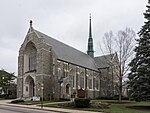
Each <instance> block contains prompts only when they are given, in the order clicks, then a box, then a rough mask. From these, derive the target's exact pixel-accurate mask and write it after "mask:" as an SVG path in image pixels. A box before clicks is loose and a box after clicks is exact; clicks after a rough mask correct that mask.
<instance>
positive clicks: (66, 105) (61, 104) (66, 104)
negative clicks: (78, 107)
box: [58, 102, 74, 107]
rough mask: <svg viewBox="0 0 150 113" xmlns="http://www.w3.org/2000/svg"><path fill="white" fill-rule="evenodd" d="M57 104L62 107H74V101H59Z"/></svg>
mask: <svg viewBox="0 0 150 113" xmlns="http://www.w3.org/2000/svg"><path fill="white" fill-rule="evenodd" d="M58 105H59V106H63V107H74V102H67V103H60V104H58Z"/></svg>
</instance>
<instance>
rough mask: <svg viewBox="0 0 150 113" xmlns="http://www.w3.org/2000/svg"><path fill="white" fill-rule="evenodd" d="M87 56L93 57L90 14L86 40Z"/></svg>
mask: <svg viewBox="0 0 150 113" xmlns="http://www.w3.org/2000/svg"><path fill="white" fill-rule="evenodd" d="M87 54H88V55H89V56H91V57H92V58H93V57H94V50H93V39H92V27H91V14H90V25H89V38H88V50H87Z"/></svg>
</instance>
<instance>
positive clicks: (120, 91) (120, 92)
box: [119, 77, 122, 102]
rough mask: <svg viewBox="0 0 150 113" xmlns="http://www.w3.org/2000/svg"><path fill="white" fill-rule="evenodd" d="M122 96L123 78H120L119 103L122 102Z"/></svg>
mask: <svg viewBox="0 0 150 113" xmlns="http://www.w3.org/2000/svg"><path fill="white" fill-rule="evenodd" d="M121 96H122V77H120V78H119V102H121V101H122V100H121Z"/></svg>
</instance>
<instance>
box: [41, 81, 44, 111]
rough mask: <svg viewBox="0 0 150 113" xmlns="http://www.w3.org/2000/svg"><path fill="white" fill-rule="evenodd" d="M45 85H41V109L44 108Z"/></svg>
mask: <svg viewBox="0 0 150 113" xmlns="http://www.w3.org/2000/svg"><path fill="white" fill-rule="evenodd" d="M43 90H44V84H43V83H41V108H43V96H44V94H43V93H44V91H43Z"/></svg>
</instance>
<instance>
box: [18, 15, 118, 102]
mask: <svg viewBox="0 0 150 113" xmlns="http://www.w3.org/2000/svg"><path fill="white" fill-rule="evenodd" d="M116 58H117V55H116V54H110V55H105V56H99V57H94V49H93V38H92V30H91V17H90V25H89V38H88V50H87V54H85V53H83V52H81V51H79V50H77V49H75V48H72V47H70V46H68V45H66V44H64V43H62V42H60V41H58V40H55V39H54V38H52V37H49V36H47V35H45V34H43V33H41V32H39V31H37V30H35V29H34V28H33V26H32V21H30V28H29V30H28V33H27V35H26V37H25V40H24V42H23V44H22V45H21V47H20V50H19V56H18V79H17V96H18V97H24V98H29V97H34V96H41V92H42V91H44V92H43V94H44V98H45V99H47V100H48V99H59V98H72V96H73V95H74V96H75V97H77V96H78V94H77V93H78V90H79V89H82V90H84V91H85V98H98V97H102V96H113V95H114V94H116V88H115V84H116V83H117V78H116V76H117V72H116V71H115V66H112V65H111V64H110V63H109V62H108V61H110V60H111V61H113V60H114V59H116ZM114 61H115V60H114Z"/></svg>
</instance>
